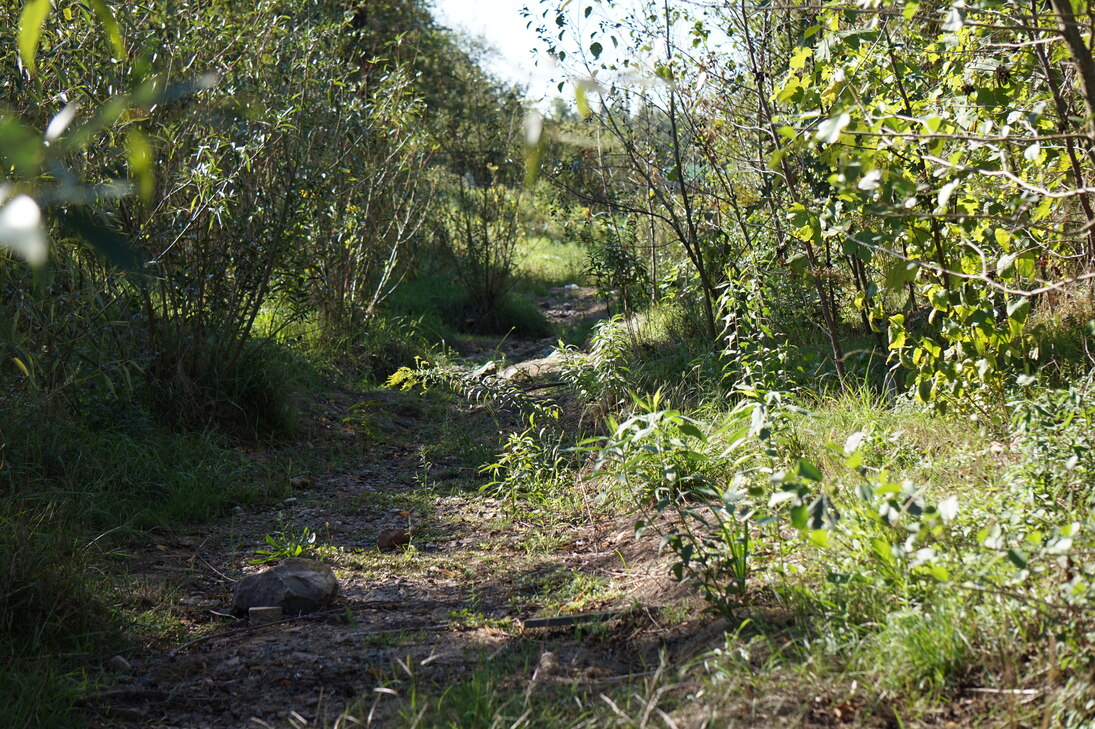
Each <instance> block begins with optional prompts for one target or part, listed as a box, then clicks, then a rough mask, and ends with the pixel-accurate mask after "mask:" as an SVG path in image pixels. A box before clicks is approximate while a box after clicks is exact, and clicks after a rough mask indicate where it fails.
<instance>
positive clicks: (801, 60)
mask: <svg viewBox="0 0 1095 729" xmlns="http://www.w3.org/2000/svg"><path fill="white" fill-rule="evenodd" d="M812 55H814V49H813V48H810V47H808V46H803V47H801V48H799V49H798V50H796V51H795V52H794V54H792V55H791V70H792V71H798V70H801V69H802V68H804V67H805V66H806V59H807V58H809V57H810V56H812Z"/></svg>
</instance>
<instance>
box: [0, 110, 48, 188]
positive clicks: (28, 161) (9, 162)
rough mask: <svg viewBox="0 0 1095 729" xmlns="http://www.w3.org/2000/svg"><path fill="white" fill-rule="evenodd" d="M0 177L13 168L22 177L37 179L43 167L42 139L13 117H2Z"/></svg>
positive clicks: (0, 118)
mask: <svg viewBox="0 0 1095 729" xmlns="http://www.w3.org/2000/svg"><path fill="white" fill-rule="evenodd" d="M0 163H2V164H3V169H0V176H6V175H7V173H8V170H9V169H10V168H12V167H14V168H15V172H16V173H17V174H18V175H20V176H22V177H28V178H29V177H36V176H37V175H38V173H39V171H40V169H41V165H42V142H41V138H40V137H39V136H38V135H37V134H35V133H34V132H33V131H31V130H30V129H28V128H26V127H25V126H23V125H22V124H20V123H19V122H18V121H17V120H16V119H14V118H12V117H0Z"/></svg>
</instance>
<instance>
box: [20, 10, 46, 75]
mask: <svg viewBox="0 0 1095 729" xmlns="http://www.w3.org/2000/svg"><path fill="white" fill-rule="evenodd" d="M50 9H51V7H50V0H27V4H26V5H24V6H23V12H21V13H20V14H19V36H18V38H19V57H20V58H21V59H22V60H23V65H24V66H26V67H27V70H28V71H30V73H31V75H34V73H35V71H36V70H37V66H36V65H35V61H34V57H35V56H36V55H38V43H39V41H41V39H42V25H43V24H44V23H45V22H46V18H47V17H49V11H50Z"/></svg>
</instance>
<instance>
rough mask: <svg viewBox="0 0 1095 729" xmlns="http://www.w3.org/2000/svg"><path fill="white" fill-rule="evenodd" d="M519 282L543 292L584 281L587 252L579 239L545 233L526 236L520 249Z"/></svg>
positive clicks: (531, 290) (535, 290) (532, 290)
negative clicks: (550, 235) (540, 235)
mask: <svg viewBox="0 0 1095 729" xmlns="http://www.w3.org/2000/svg"><path fill="white" fill-rule="evenodd" d="M519 258H520V260H519V263H518V268H517V277H518V281H519V283H518V286H519V287H521V288H523V289H525V290H527V291H529V292H530V293H533V294H538V295H543V294H546V293H547V292H548V291H550V290H551V289H553V288H556V287H558V286H565V285H567V284H579V285H582V284H585V283H586V274H585V267H586V252H585V248H584V247H583V246H582V245H581V244H580V243H574V242H570V241H563V240H558V239H553V238H547V237H530V238H526V239H525V240H524V241H523V243H522V245H521V249H520V254H519Z"/></svg>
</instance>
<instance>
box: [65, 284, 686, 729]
mask: <svg viewBox="0 0 1095 729" xmlns="http://www.w3.org/2000/svg"><path fill="white" fill-rule="evenodd" d="M593 303H594V300H593V298H592V297H591V296H590V295H589V292H588V291H584V290H577V291H575V290H561V291H558V292H555V293H554V295H553V297H552V299H551V300H550V301H548V302H547V305H546V306H545V309H546V310H547V311H548V312H549V313H550V312H555V316H557V317H560V316H566V317H570V318H571V319H575V318H580V317H582V316H588V315H590V314H591V312H592V304H593ZM544 346H545V343H544V342H522V341H517V340H515V341H512V342H509V343H505V342H504V343H503V344H502V348H503V349H504V350H505V351H508V352H512V353H513V354H514V355H516V358H526V359H527V358H533V357H536V356H540V355H541V354H542V350H543V348H544ZM474 350H475V348H474V347H472V348H471V351H469V354H470V355H472V356H474V355H475V351H474ZM495 351H498V350H495ZM512 359H513V358H511V361H512ZM304 410H305V413H304V414H305V416H306V418H307V421H308V423H309V433H308V435H307V438H306V439H304V441H303V447H302V443H301V442H298V443H294V444H289V445H286V446H282V447H280V448H279V449H274V450H270V451H265V452H259V453H255V454H253V456H254V457H253V461H254V464H255V468H257V469H268V471H269V473H271V474H278V475H277V476H276V477H279V478H282V479H284V478H286V476H285V473H286V471H287V470H288V471H289V472H290V473H292V474H297V475H299V477H298V478H296V479H295V480H294V481H293V483H294V484H295V486H296V488H295V489H294V491H293V492H292V493H291V494H289V495H288V496H287V497H285V498H284V499H283V500H282V501H281V502H280V503H277V504H274V505H268V506H264V507H261V508H249V507H243V508H240V509H238V511H237V513H236V514H235V515H234V516H233V517H232V518H231V519H229V520H226V521H224V522H222V523H218V524H213V525H209V526H208V527H207V528H205V529H203V530H202V531H200V532H195V533H193V534H187V535H171V536H166V537H163V538H157V539H155V540H154V541H153V543H151V544H149V545H148V546H147V548H146V549H143V550H140V551H139V552H137V553H136V554H132V555H130V556H129V569H130V573H131V579H132V585H133V588H132V589H133V590H134V591H135V593H138V594H145V595H147V598H146V599H147V601H148V603H149V608H150V611H149V615H159V616H161V617H160V618H159V619H161V620H164V619H166V620H169V621H174V623H173V625H174V627H173V630H174V632H175V635H176V639H175V640H173V641H169V642H166V643H161V644H157V645H149V646H146V647H145V648H144V649H142V650H139V651H136V652H134V653H133V654H132V655H128V656H125V660H124V661H122V660H118V659H115V660H114V664H115V667H116V669H117V673H116V674H115V678H114V682H113V683H109V684H107V685H106V686H105V687H104V688H103V689H102V690H101V691H100V692H98V693H96V694H94V695H92V696H90V697H87V699H86V703H88V704H89V705H90V706H91V707H92V708H93V710H94V711H95V712H96V714H97V716H98V717H99V718H98V720H97V722H96V726H99V727H126V728H128V727H133V728H136V727H194V728H197V727H203V728H207V727H212V728H217V727H233V728H234V727H263V726H270V727H290V726H292V727H302V726H333V725H335V724H336V723H337V724H338V725H340V726H353V725H355V721H356V722H360V723H361V724H363V725H375V726H404V725H410V724H413V723H415V722H416V721H422V722H423V723H424V725H428V724H429V723H430V722H431V721H433V720H434V719H431V718H430V717H429V716H428V712H429V711H430V707H431V704H429V702H428V701H426V700H425V699H423V698H422V697H426V696H429V695H435V694H439V693H440V692H444V691H445V690H446V689H451V690H454V689H458V688H459V687H461V686H463V685H469V682H471V683H474V682H475V681H479V680H482V678H483V677H484V676H493V677H498V676H501V678H500V679H498V680H499V681H500V683H499V687H498V690H505V691H512V692H516V693H520V692H522V691H525V692H532V691H533V690H534V689H535V690H540V689H538V688H536V687H541V686H545V685H550V684H560V685H566V686H569V687H571V688H570V689H568V690H588V691H592V692H594V695H596V692H597V691H601V690H603V689H604V687H605V686H610V685H611V686H619V685H622V684H623V683H626V681H628V680H629V677H634V676H640V677H641V676H642V675H643V674H645V673H647V672H649V671H651V670H653V668H654V667H655V666H656V665H657V661H658V652H659V649H661V648H663V647H664V646H665V645H666V642H667V641H669V642H670V643H672V641H673V640H676V639H682V640H683V639H684V638H685V637H686V636H687V635H688V634H689V633H690V632H691V631H692V630H693V629H694V628H695V627H696V626H695V625H694V624H693V625H689V624H688V622H687V616H688V615H689V614H690V613H691V612H692V611H693V610H694V605H693V603H691V602H689V599H688V598H687V596H686V594H685V593H684V592H683V591H682V589H681V588H680V587H679V586H677V585H674V584H672V583H671V582H670V581H669V580H668V579H667V577H666V574H667V572H666V567H665V565H664V564H663V563H662V561H661V560H660V558H659V557H658V556H657V554H656V547H657V542H656V539H655V538H652V537H651V538H647V539H646V540H644V541H642V542H638V541H636V540H635V539H634V538H633V531H632V528H631V524H632V518H631V517H629V516H627V515H613V514H609V513H605V512H603V511H598V510H597V509H595V508H594V507H593V506H592V502H590V503H589V504H578V505H577V506H575V507H574V508H572V509H570V510H569V511H568V513H567V514H565V515H563V516H553V515H552V514H550V513H543V514H535V513H529V512H528V511H521V510H517V509H515V508H513V506H512V504H511V503H509V502H504V501H499V500H497V499H492V498H487V497H486V496H484V495H483V494H482V493H480V492H479V491H478V488H477V487H478V486H479V485H481V484H482V483H483V482H484V480H485V478H484V477H483V476H481V475H479V474H478V473H477V472H476V469H475V468H474V465H473V464H474V463H475V460H476V456H481V455H482V454H483V453H487V454H489V453H490V452H491V451H490V450H489V449H492V448H493V449H494V452H496V451H497V450H498V449H499V445H498V435H497V432H492V431H491V427H492V423H493V421H492V420H491V419H490V418H489V417H488V416H487V414H486V413H485V412H484V411H483V408H482V407H481V406H479V407H475V406H471V405H468V404H465V403H461V402H458V401H455V400H452V399H449V400H447V401H441V400H436V399H435V400H430V399H428V398H427V399H423V398H421V397H420V396H418V395H414V394H408V393H396V392H391V391H368V392H354V391H342V392H334V393H328V394H326V395H325V396H324V397H323V398H321V399H318V400H314V401H312V402H311V403H309V404H308V405H307V407H306V408H305V409H304ZM484 437H485V438H486V439H485V440H484ZM305 527H307V529H308V530H310V532H312V533H315V535H316V541H315V543H314V545H312V548H313V550H312V552H311V553H310V554H308V555H307V556H311V557H313V558H316V559H320V560H322V561H323V562H325V563H327V564H329V565H331V566H332V567H333V568H334V569H335V571H336V575H337V576H338V579H339V581H340V593H339V596H338V598H337V601H336V603H335V605H334V608H333V609H332V610H330V611H328V612H325V613H321V614H317V615H313V616H305V617H302V618H299V619H293V620H286V621H282V622H278V623H273V624H267V625H252V624H250V623H249V622H248V621H247V620H246V619H237V618H233V617H232V616H230V615H229V608H230V605H231V590H232V585H233V583H234V581H235V580H237V579H238V578H239V577H240V576H242V575H243V574H246V573H250V572H253V571H257V570H259V569H262V567H261V566H258V565H254V564H250V562H251V561H252V560H254V559H255V557H256V553H257V551H258V550H261V549H264V548H265V549H270V546H269V545H268V544H267V543H266V542H265V539H266V537H267V535H274V537H275V541H276V542H278V543H279V544H282V545H284V544H287V543H289V542H291V541H292V540H293V539H294V538H299V537H300V535H302V533H304V529H305ZM390 528H401V529H407V530H409V531H410V533H411V534H412V541H411V545H410V547H409V548H408V549H406V550H394V551H388V552H382V551H379V550H378V549H377V547H376V539H377V535H378V534H379V533H380V532H381V531H383V530H385V529H390ZM157 608H159V609H157ZM590 612H598V613H602V614H603V615H604V616H605V617H604V618H603V619H600V620H596V621H594V622H593V623H592V624H579V625H565V624H554V623H565V622H567V621H566V620H556V621H554V623H549V625H548V626H547V627H532V626H535V625H536V623H535V622H532V623H526V621H527V620H529V619H535V618H537V617H542V616H566V615H573V614H575V613H582V614H585V613H590ZM165 615H166V616H168V617H166V618H165V617H163V616H165ZM667 621H668V622H670V623H672V624H674V625H676V626H677V627H676V628H674V629H672V630H670V629H668V628H667ZM496 669H497V670H496ZM575 687H576V688H575ZM340 717H341V719H340ZM450 720H452V721H455V723H454V724H453V725H460V721H459V720H455V719H452V718H451V717H450ZM507 725H508V724H507Z"/></svg>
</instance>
